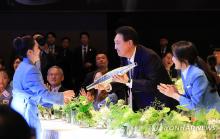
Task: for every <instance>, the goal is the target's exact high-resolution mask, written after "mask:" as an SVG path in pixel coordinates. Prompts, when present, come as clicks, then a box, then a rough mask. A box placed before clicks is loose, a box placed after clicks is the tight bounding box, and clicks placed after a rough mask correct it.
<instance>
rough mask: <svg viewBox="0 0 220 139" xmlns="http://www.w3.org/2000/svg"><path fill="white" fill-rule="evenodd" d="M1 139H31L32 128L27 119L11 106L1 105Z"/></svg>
mask: <svg viewBox="0 0 220 139" xmlns="http://www.w3.org/2000/svg"><path fill="white" fill-rule="evenodd" d="M0 131H1V132H0V138H1V139H6V138H7V139H10V138H16V139H30V138H31V128H30V127H29V126H28V124H27V122H26V121H25V119H24V118H23V117H22V116H21V115H20V114H19V113H17V112H16V111H14V110H13V109H11V108H10V107H9V106H6V105H0Z"/></svg>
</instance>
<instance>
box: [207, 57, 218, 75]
mask: <svg viewBox="0 0 220 139" xmlns="http://www.w3.org/2000/svg"><path fill="white" fill-rule="evenodd" d="M206 61H207V64H208V66H209V68H210V69H211V70H212V71H213V72H216V65H217V59H216V57H215V56H214V55H209V56H208V57H207V59H206ZM216 74H217V72H216Z"/></svg>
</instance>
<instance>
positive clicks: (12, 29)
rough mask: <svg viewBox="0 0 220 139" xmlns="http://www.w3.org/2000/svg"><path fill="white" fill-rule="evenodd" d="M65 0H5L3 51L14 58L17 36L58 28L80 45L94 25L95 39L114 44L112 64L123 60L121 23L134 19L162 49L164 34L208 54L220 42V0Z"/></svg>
mask: <svg viewBox="0 0 220 139" xmlns="http://www.w3.org/2000/svg"><path fill="white" fill-rule="evenodd" d="M129 1H131V0H111V1H110V0H80V1H74V3H72V2H73V1H72V0H63V1H58V2H57V3H52V4H47V5H35V6H30V5H22V4H19V3H16V2H15V1H14V0H2V1H1V2H0V12H1V13H0V42H1V45H0V56H3V57H4V58H5V59H6V63H9V57H10V55H11V52H12V43H11V42H12V40H13V38H14V37H16V36H18V35H22V34H33V33H35V32H42V33H46V32H48V31H53V32H55V33H56V34H57V41H58V44H59V41H60V39H61V38H62V37H63V36H66V35H67V36H69V37H71V39H72V49H73V48H74V47H76V46H78V45H79V33H80V32H81V31H88V32H89V33H90V35H91V44H92V45H93V46H95V47H97V49H102V50H106V49H107V50H108V52H109V57H110V59H111V62H110V65H111V66H113V67H115V66H118V64H119V61H118V58H117V54H116V52H115V50H114V43H113V40H114V35H115V32H114V31H115V29H116V28H117V27H119V26H121V25H131V26H133V27H134V28H135V29H136V30H137V32H138V33H139V38H140V43H141V44H143V45H145V46H147V47H150V48H152V49H158V47H159V38H160V37H161V36H167V37H168V38H169V40H170V42H171V43H172V42H175V41H178V40H190V41H192V42H194V43H195V44H196V46H197V47H198V50H199V53H200V55H201V56H202V58H204V59H205V58H206V57H207V55H209V54H211V53H212V51H213V49H214V48H216V47H220V42H219V37H220V35H219V33H220V21H219V19H220V10H219V9H220V4H218V2H217V0H214V1H207V0H193V1H190V0H175V1H174V0H169V1H164V0H163V1H161V0H160V1H159V0H147V1H146V0H133V2H132V3H129Z"/></svg>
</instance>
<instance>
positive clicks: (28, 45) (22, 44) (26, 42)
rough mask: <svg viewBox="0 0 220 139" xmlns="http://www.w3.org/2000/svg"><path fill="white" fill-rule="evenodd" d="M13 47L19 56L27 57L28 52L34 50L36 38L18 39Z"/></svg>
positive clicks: (26, 36) (24, 37)
mask: <svg viewBox="0 0 220 139" xmlns="http://www.w3.org/2000/svg"><path fill="white" fill-rule="evenodd" d="M13 46H14V48H15V50H16V52H17V53H18V54H17V55H19V56H22V57H27V51H28V50H32V49H33V48H34V38H33V37H32V36H30V35H25V36H23V37H16V38H15V39H14V40H13Z"/></svg>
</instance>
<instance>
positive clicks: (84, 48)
mask: <svg viewBox="0 0 220 139" xmlns="http://www.w3.org/2000/svg"><path fill="white" fill-rule="evenodd" d="M85 59H86V46H83V49H82V62H83V63H84V62H85Z"/></svg>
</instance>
